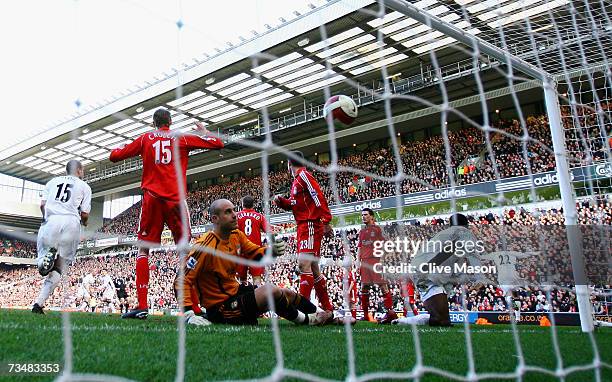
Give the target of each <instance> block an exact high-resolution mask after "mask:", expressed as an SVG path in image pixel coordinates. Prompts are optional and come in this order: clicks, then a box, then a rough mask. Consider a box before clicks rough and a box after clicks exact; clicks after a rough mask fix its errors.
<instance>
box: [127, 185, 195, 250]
mask: <svg viewBox="0 0 612 382" xmlns="http://www.w3.org/2000/svg"><path fill="white" fill-rule="evenodd" d="M184 203H185V212H186V213H187V217H186V218H187V227H185V233H186V234H187V239H190V238H191V222H190V219H189V210H188V209H187V203H186V202H184ZM164 223H166V224H167V225H168V228H170V231H171V232H172V237H173V238H174V242H175V243H177V244H178V242H179V240H181V238H182V237H183V221H182V219H181V202H174V201H170V200H166V199H163V198H158V197H156V196H153V194H151V193H150V192H148V191H145V192H144V195H143V196H142V207H141V209H140V222H139V223H138V240H142V241H148V242H151V243H159V242H161V234H162V231H163V230H164Z"/></svg>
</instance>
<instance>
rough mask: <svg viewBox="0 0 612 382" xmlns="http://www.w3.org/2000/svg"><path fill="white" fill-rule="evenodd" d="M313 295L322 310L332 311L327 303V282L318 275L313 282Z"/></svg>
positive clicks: (330, 305)
mask: <svg viewBox="0 0 612 382" xmlns="http://www.w3.org/2000/svg"><path fill="white" fill-rule="evenodd" d="M314 288H315V293H316V294H317V298H318V299H319V302H320V303H321V306H322V307H323V309H324V310H327V311H332V310H334V307H333V306H332V304H331V302H329V294H327V280H326V279H325V277H324V276H323V275H319V277H317V279H316V280H315V281H314Z"/></svg>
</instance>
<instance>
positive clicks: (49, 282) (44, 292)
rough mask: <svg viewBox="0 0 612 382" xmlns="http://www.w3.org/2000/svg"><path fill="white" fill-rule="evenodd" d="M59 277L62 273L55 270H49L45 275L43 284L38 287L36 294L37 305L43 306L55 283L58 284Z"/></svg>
mask: <svg viewBox="0 0 612 382" xmlns="http://www.w3.org/2000/svg"><path fill="white" fill-rule="evenodd" d="M61 278H62V275H60V274H59V273H58V272H57V271H55V270H53V271H51V272H50V273H49V274H48V275H47V278H45V281H44V282H43V286H42V288H41V289H40V294H39V295H38V298H37V299H36V301H35V302H36V303H37V304H38V306H40V307H43V306H45V301H47V299H48V298H49V296H50V295H51V294H52V293H53V290H55V287H56V286H57V284H59V282H60V279H61Z"/></svg>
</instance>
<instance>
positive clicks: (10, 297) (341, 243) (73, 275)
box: [0, 200, 612, 314]
mask: <svg viewBox="0 0 612 382" xmlns="http://www.w3.org/2000/svg"><path fill="white" fill-rule="evenodd" d="M577 207H578V214H579V216H580V219H581V222H582V223H583V224H590V225H596V224H607V225H610V224H612V204H611V203H610V201H609V200H600V201H599V202H597V203H594V202H588V201H584V202H581V203H578V204H577ZM562 213H563V211H562V209H560V208H559V209H556V208H549V209H546V210H543V209H539V210H538V209H536V210H534V211H527V210H524V209H518V210H517V209H512V208H509V209H505V210H504V211H503V213H501V214H496V213H495V212H486V213H482V214H478V215H469V220H470V221H471V223H472V225H474V226H476V227H478V226H480V227H486V226H496V225H499V226H501V225H504V226H506V227H510V228H512V227H516V226H521V227H522V226H529V225H534V224H536V223H539V224H542V225H553V226H555V227H561V225H562V224H563V223H564V220H563V215H562ZM447 223H448V220H447V219H445V218H443V217H434V218H428V219H423V220H422V221H421V226H424V227H432V226H436V225H442V224H447ZM398 227H407V226H405V225H396V224H393V225H385V226H384V231H385V233H386V235H387V236H388V237H390V238H392V237H393V235H397V234H398ZM510 235H511V234H510ZM344 238H346V240H345V239H344ZM357 239H358V229H357V228H348V229H346V230H344V231H343V232H342V231H340V230H337V231H336V235H335V237H334V238H333V239H327V238H326V239H324V242H323V243H322V247H321V248H322V260H321V269H322V272H323V273H324V275H325V276H326V278H327V280H328V289H329V294H330V298H331V300H332V303H333V304H334V306H336V307H341V306H342V305H343V301H344V295H343V277H344V272H345V268H344V267H343V266H342V264H343V260H344V257H345V254H348V255H349V256H350V257H351V259H352V260H353V262H354V263H353V266H352V268H351V272H352V273H353V277H354V279H355V280H356V285H357V286H358V285H359V283H360V272H359V264H358V259H357V256H356V254H357ZM286 240H287V241H288V245H287V253H286V255H285V256H284V257H282V258H279V259H278V261H277V262H276V263H275V264H274V265H272V266H270V267H269V268H268V271H267V273H266V276H265V280H266V281H270V282H272V283H274V284H276V285H279V286H281V287H287V288H292V289H294V290H298V289H299V274H298V270H297V261H296V255H295V249H296V243H295V237H294V235H287V237H286ZM116 250H118V252H115V253H106V254H104V255H97V256H95V257H85V258H77V260H76V263H75V264H74V265H73V266H72V267H71V269H70V271H69V272H68V275H67V277H65V279H64V281H63V282H62V286H61V287H60V288H58V289H57V290H56V291H55V293H54V294H53V296H51V298H50V300H49V302H48V306H55V307H64V308H72V309H79V305H80V302H79V300H78V298H77V290H78V287H79V285H80V283H81V281H82V279H83V277H84V276H85V275H86V274H88V273H91V274H92V275H94V277H95V279H96V282H95V284H94V287H93V290H94V291H96V293H97V298H98V299H99V298H100V295H101V293H102V291H101V290H99V285H100V284H99V283H100V280H101V276H102V274H103V272H107V273H108V274H110V275H111V277H112V278H113V279H117V278H121V279H123V280H124V281H125V283H126V290H127V292H128V295H129V296H130V299H129V300H130V302H131V303H132V304H134V303H135V294H136V289H135V284H134V283H135V275H134V262H135V255H136V249H135V248H126V247H122V248H119V249H116ZM606 255H608V254H606ZM524 261H525V263H524V264H523V265H524V266H523V268H525V269H527V273H525V274H524V275H523V276H525V278H526V279H529V278H530V276H531V275H532V273H533V274H534V275H535V274H537V273H538V272H539V270H538V266H540V265H541V264H539V263H540V262H541V260H537V261H535V260H534V261H531V260H530V259H526V260H524ZM150 264H151V265H150V267H151V279H150V280H151V281H150V287H149V303H150V306H151V307H152V308H153V309H156V310H164V309H168V308H176V299H175V298H174V292H173V284H172V283H173V280H174V278H175V275H176V270H177V264H178V256H177V254H176V252H175V251H173V250H172V249H161V250H155V251H152V252H151V254H150ZM532 279H535V278H534V277H532ZM390 281H391V282H390V284H391V285H390V286H391V288H390V289H391V291H392V295H393V298H394V304H395V306H396V307H397V309H400V310H401V309H402V308H403V301H404V300H403V298H402V296H401V294H400V286H399V282H396V280H394V279H393V280H390ZM565 281H568V280H565ZM569 281H571V280H569ZM40 284H41V277H40V276H38V274H37V271H36V268H35V267H23V266H21V267H18V266H15V267H6V266H5V267H4V268H0V305H1V306H5V307H6V306H24V307H27V306H29V305H31V303H32V301H33V300H34V298H35V297H36V294H37V293H38V291H39V289H40ZM555 285H557V284H555ZM558 286H559V288H557V289H553V290H552V291H551V293H550V300H549V299H547V298H546V295H545V293H544V292H543V291H542V290H541V289H538V288H537V287H534V286H531V287H523V288H521V289H517V290H516V291H515V293H514V296H513V301H514V304H515V307H516V308H519V309H520V310H521V311H560V312H574V311H576V309H577V305H576V297H575V294H574V293H572V292H571V290H570V289H569V288H566V287H569V284H566V283H565V282H561V283H560V284H559V285H558ZM598 287H599V288H601V289H604V290H608V291H610V290H612V286H610V285H599V286H598ZM357 290H358V287H357ZM462 296H463V295H462V293H461V288H460V286H457V287H455V289H454V290H453V291H451V293H450V294H449V306H450V308H451V309H452V310H463V302H464V301H463V297H462ZM465 296H466V297H465V299H466V300H465V306H466V307H467V309H469V310H473V311H505V310H506V309H507V307H506V302H505V299H504V294H503V291H502V290H501V289H500V288H499V287H498V286H496V285H486V286H483V287H480V288H478V289H473V288H471V289H468V291H467V295H465ZM416 303H417V307H418V308H419V309H423V306H422V304H421V301H420V300H419V299H418V296H417V300H416ZM593 303H594V307H595V308H596V310H597V311H598V312H601V313H602V314H607V313H608V309H609V307H610V306H612V302H610V301H606V300H605V299H602V298H600V299H594V301H593ZM357 304H358V303H357ZM368 308H369V310H371V311H381V312H382V310H383V298H382V294H381V293H380V290H379V289H378V288H377V287H374V288H373V289H372V291H371V294H370V306H369V307H368ZM99 309H102V310H103V311H105V310H104V309H107V308H105V307H104V305H103V304H101V305H100V306H99Z"/></svg>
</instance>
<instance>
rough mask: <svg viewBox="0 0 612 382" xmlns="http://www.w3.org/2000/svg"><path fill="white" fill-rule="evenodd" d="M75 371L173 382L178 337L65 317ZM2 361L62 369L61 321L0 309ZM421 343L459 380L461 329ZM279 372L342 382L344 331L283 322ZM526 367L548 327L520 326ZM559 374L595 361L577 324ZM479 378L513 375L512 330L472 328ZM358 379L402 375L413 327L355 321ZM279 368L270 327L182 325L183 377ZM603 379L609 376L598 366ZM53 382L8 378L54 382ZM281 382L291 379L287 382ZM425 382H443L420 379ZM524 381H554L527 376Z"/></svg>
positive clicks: (607, 343) (611, 373) (548, 363)
mask: <svg viewBox="0 0 612 382" xmlns="http://www.w3.org/2000/svg"><path fill="white" fill-rule="evenodd" d="M71 321H72V338H73V346H74V348H73V360H74V361H73V362H74V369H73V370H74V372H77V373H100V374H113V375H116V376H122V377H126V378H130V379H134V380H140V381H170V380H173V379H174V377H175V371H176V358H177V341H178V331H177V330H176V319H175V318H173V317H169V316H165V317H149V319H148V320H146V321H138V320H129V321H128V320H121V319H119V317H118V316H115V315H112V316H111V315H100V314H83V313H75V314H72V315H71ZM0 329H1V333H2V335H1V341H0V362H2V363H6V362H29V363H35V362H41V363H43V362H44V363H50V362H53V363H54V362H59V363H60V364H62V363H63V337H62V329H61V315H60V314H59V313H56V312H49V313H47V314H46V315H45V316H38V315H33V314H31V313H30V312H27V311H7V310H0ZM418 331H419V341H420V343H421V350H422V354H423V363H424V365H426V366H430V367H436V368H440V369H443V370H446V371H449V372H452V373H456V374H459V375H466V373H467V368H468V361H467V355H466V354H467V352H466V350H465V336H464V328H463V325H462V324H461V325H456V326H454V327H452V328H445V329H434V328H428V327H420V328H419V329H418ZM280 333H281V341H282V350H283V354H284V362H285V368H288V369H292V370H300V371H304V372H308V373H310V374H313V375H316V376H318V377H322V378H329V379H336V380H344V379H345V377H346V375H347V373H348V366H347V364H348V362H347V359H348V353H347V348H346V334H345V331H344V327H342V326H328V327H297V326H294V325H293V324H291V323H288V322H287V321H280ZM519 333H520V340H521V343H522V346H523V352H524V355H525V359H526V363H527V365H532V366H538V367H542V368H546V369H548V370H555V368H556V367H557V358H556V357H555V351H554V348H553V345H552V344H553V342H552V339H551V330H550V328H544V327H538V326H520V327H519ZM557 335H558V339H559V344H560V351H561V354H562V359H563V366H564V367H565V368H567V367H569V366H576V365H586V364H590V363H592V362H593V351H592V346H591V342H590V340H589V337H588V336H587V335H584V334H582V333H581V332H580V328H578V327H558V328H557ZM471 336H472V342H473V349H474V362H475V367H476V372H477V373H484V372H502V373H503V372H512V371H514V370H515V368H516V366H517V363H518V358H517V357H516V351H515V346H514V341H513V336H512V330H511V327H510V326H509V325H495V326H484V327H483V326H472V327H471ZM594 336H595V339H596V343H597V347H598V349H599V353H600V355H601V357H602V361H603V362H606V363H608V364H610V363H612V351H611V350H612V330H611V329H600V330H598V331H597V332H596V333H595V334H594ZM353 341H354V349H355V357H356V372H357V374H358V375H363V374H365V373H374V372H383V371H393V372H409V371H410V370H411V369H412V368H413V366H414V364H415V360H416V352H415V345H414V339H413V335H412V329H411V328H410V327H397V326H384V327H383V326H379V325H376V324H372V323H367V322H358V323H357V325H356V326H354V327H353ZM275 366H276V359H275V351H274V344H273V337H272V329H271V326H270V322H269V321H268V320H260V325H259V326H258V327H232V326H225V325H218V326H212V327H210V326H209V327H203V328H199V327H188V328H187V358H186V371H185V377H186V380H188V381H189V380H222V379H246V378H249V379H251V378H260V377H265V376H269V375H270V374H271V373H272V371H273V370H274V367H275ZM601 377H602V379H601V380H603V381H605V380H612V370H610V369H603V370H602V375H601ZM52 379H53V376H49V375H47V376H36V377H32V376H28V377H19V378H18V377H15V376H14V375H6V374H5V375H3V376H0V381H8V380H28V381H29V380H38V381H43V380H52ZM286 380H289V379H288V378H287V379H286ZM421 380H422V381H442V380H446V379H445V378H443V377H442V376H439V375H433V374H426V375H425V377H424V378H422V379H421ZM524 380H525V381H547V380H558V379H555V378H553V377H551V376H547V375H544V374H542V373H528V374H526V376H525V378H524ZM566 380H567V381H590V380H595V375H594V372H593V371H586V372H576V373H572V374H570V375H569V376H568V377H567V379H566Z"/></svg>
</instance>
